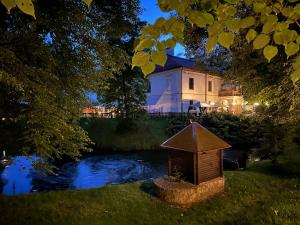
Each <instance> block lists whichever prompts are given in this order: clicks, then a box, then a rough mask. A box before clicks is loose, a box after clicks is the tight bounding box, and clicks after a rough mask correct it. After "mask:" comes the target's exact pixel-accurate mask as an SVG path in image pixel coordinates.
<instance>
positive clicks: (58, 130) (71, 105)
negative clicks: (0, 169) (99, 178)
mask: <svg viewBox="0 0 300 225" xmlns="http://www.w3.org/2000/svg"><path fill="white" fill-rule="evenodd" d="M36 6H37V7H36V16H37V18H38V19H37V20H33V19H32V18H30V17H28V16H26V15H25V14H23V13H19V12H16V13H12V14H7V13H6V10H5V9H4V7H2V6H0V90H1V96H0V118H3V119H2V120H1V121H0V124H1V126H0V129H1V130H0V133H1V137H0V140H1V149H6V150H8V152H11V150H14V151H15V150H16V149H13V148H14V147H13V146H12V145H11V143H9V141H13V142H15V143H17V144H18V146H17V150H18V152H19V154H24V153H33V152H34V153H37V154H39V156H40V157H42V158H61V157H63V156H68V157H71V158H78V157H79V156H80V152H81V151H82V150H83V151H84V150H89V148H88V145H90V144H91V142H90V139H89V138H88V136H87V133H86V132H85V131H84V130H83V129H82V128H81V127H80V125H79V117H80V116H81V109H82V108H83V107H85V106H86V105H87V104H88V102H87V100H86V92H88V91H96V90H97V89H98V86H99V85H101V84H102V83H103V80H104V78H106V77H112V76H113V75H114V73H116V72H117V71H120V70H121V69H123V68H124V67H125V65H126V63H127V64H128V63H129V62H130V60H129V57H128V55H127V53H126V51H124V50H123V49H121V48H120V47H119V46H118V45H117V44H116V43H113V42H111V40H113V39H120V38H121V37H124V36H126V35H127V34H128V33H129V32H131V30H132V28H133V24H134V23H135V21H136V19H137V14H138V12H139V1H129V0H122V1H121V0H120V1H113V2H112V1H105V0H103V1H95V3H94V5H93V7H92V8H91V9H89V10H87V9H86V8H85V7H83V6H84V3H82V2H81V1H75V0H55V1H53V0H52V1H46V0H39V1H37V2H36ZM66 8H67V9H68V10H65V9H66ZM70 18H72V19H70ZM115 24H118V29H116V28H115ZM15 128H17V129H15ZM10 146H11V147H10ZM8 148H11V149H8Z"/></svg>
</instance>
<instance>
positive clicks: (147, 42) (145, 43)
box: [134, 38, 154, 51]
mask: <svg viewBox="0 0 300 225" xmlns="http://www.w3.org/2000/svg"><path fill="white" fill-rule="evenodd" d="M153 44H154V41H153V40H152V39H151V38H145V39H142V40H141V41H140V43H139V44H138V45H137V46H136V47H135V49H134V50H135V51H139V50H144V49H145V48H151V47H152V46H153Z"/></svg>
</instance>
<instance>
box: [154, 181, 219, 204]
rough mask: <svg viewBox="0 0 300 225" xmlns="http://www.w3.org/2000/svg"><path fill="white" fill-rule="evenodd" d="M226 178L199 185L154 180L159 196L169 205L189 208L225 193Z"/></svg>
mask: <svg viewBox="0 0 300 225" xmlns="http://www.w3.org/2000/svg"><path fill="white" fill-rule="evenodd" d="M224 183H225V181H224V177H218V178H215V179H212V180H209V181H206V182H203V183H201V184H199V185H194V184H191V183H187V182H175V181H171V180H170V179H169V178H168V177H160V178H157V179H155V180H154V186H155V192H156V194H157V196H158V197H159V198H160V199H161V200H163V201H165V202H168V203H171V204H174V205H179V206H183V207H188V206H190V205H191V204H193V203H196V202H200V201H203V200H206V199H209V198H211V197H213V196H215V195H216V194H219V193H222V192H224Z"/></svg>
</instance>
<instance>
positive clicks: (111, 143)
mask: <svg viewBox="0 0 300 225" xmlns="http://www.w3.org/2000/svg"><path fill="white" fill-rule="evenodd" d="M80 123H81V126H82V127H83V128H84V130H86V131H87V132H88V135H89V137H90V138H91V140H92V141H93V142H94V143H95V146H94V149H95V150H94V152H96V153H97V152H98V151H105V150H119V151H134V150H150V149H158V148H159V145H160V144H161V143H162V142H163V141H164V140H165V139H166V138H167V137H168V136H167V134H166V132H165V131H166V127H167V121H165V120H152V119H148V118H147V117H145V116H141V115H140V116H139V117H137V118H135V119H132V118H126V119H100V118H82V119H81V121H80Z"/></svg>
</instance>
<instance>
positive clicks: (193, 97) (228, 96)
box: [147, 54, 243, 113]
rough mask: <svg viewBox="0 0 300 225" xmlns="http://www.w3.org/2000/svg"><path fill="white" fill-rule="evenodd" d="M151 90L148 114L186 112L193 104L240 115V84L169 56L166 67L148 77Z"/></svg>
mask: <svg viewBox="0 0 300 225" xmlns="http://www.w3.org/2000/svg"><path fill="white" fill-rule="evenodd" d="M148 79H149V81H150V85H151V90H150V93H148V96H147V110H148V112H187V111H188V108H189V106H190V105H193V104H197V103H199V102H200V104H201V106H202V107H203V106H205V107H214V108H217V107H218V109H219V110H225V111H230V112H232V113H240V112H241V110H242V104H243V97H242V95H241V89H240V86H239V85H238V84H234V83H224V82H223V80H222V79H221V78H220V77H218V76H213V75H210V74H207V73H204V72H201V71H199V70H197V69H195V67H194V61H192V60H189V59H183V58H179V57H176V56H174V55H172V54H168V60H167V62H166V64H165V66H164V67H157V68H156V70H155V71H154V72H153V73H152V74H150V75H149V76H148Z"/></svg>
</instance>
